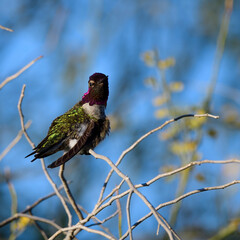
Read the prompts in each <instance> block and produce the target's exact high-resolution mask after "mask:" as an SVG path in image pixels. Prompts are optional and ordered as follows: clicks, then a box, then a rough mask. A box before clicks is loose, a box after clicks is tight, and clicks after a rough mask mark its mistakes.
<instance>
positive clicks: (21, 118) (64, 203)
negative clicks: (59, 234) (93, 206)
mask: <svg viewBox="0 0 240 240" xmlns="http://www.w3.org/2000/svg"><path fill="white" fill-rule="evenodd" d="M25 87H26V86H25V85H23V88H22V91H21V95H20V98H19V102H18V110H19V116H20V121H21V126H22V130H23V132H24V135H25V137H26V139H27V141H28V142H29V144H30V146H31V147H32V148H34V147H35V145H34V143H33V142H32V140H31V139H30V137H29V136H28V134H27V132H26V129H25V128H24V116H23V113H22V108H21V106H22V101H23V97H24V91H25ZM41 165H42V169H43V172H44V174H45V176H46V178H47V180H48V181H49V183H50V184H51V185H52V188H53V189H54V191H55V193H56V195H57V196H58V198H59V199H60V201H61V203H62V205H63V208H64V210H65V212H66V214H67V216H68V219H69V218H71V217H72V215H71V213H70V211H69V209H68V206H67V204H66V202H65V200H64V198H63V196H62V195H61V194H60V192H59V191H58V188H57V186H56V184H55V183H54V182H53V180H52V178H51V177H50V175H49V173H48V171H47V169H46V165H45V162H44V159H43V158H41Z"/></svg>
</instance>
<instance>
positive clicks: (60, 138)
mask: <svg viewBox="0 0 240 240" xmlns="http://www.w3.org/2000/svg"><path fill="white" fill-rule="evenodd" d="M83 116H84V112H83V109H82V107H81V106H79V105H77V104H76V105H75V106H74V107H73V108H71V109H70V110H69V111H68V112H66V113H65V114H63V115H61V116H59V117H57V118H56V119H55V120H54V121H53V122H52V124H51V126H50V128H49V130H48V134H47V136H46V137H45V138H44V139H43V140H42V141H41V142H40V143H39V144H38V145H37V147H36V148H34V151H33V152H32V153H30V154H29V155H28V156H31V155H33V154H35V155H34V157H35V158H34V159H33V160H32V161H34V160H36V159H37V158H43V157H47V156H49V155H52V154H54V153H56V152H57V151H59V150H62V149H61V145H62V144H63V143H64V141H65V140H67V139H68V136H69V135H71V134H72V132H73V131H74V130H75V128H76V127H78V128H79V127H80V125H81V123H82V122H83ZM86 117H87V116H86ZM28 156H26V157H28Z"/></svg>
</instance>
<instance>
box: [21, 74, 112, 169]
mask: <svg viewBox="0 0 240 240" xmlns="http://www.w3.org/2000/svg"><path fill="white" fill-rule="evenodd" d="M108 95H109V91H108V76H106V75H104V74H102V73H94V74H93V75H91V76H90V77H89V81H88V91H87V92H86V93H85V94H84V95H83V97H82V100H81V101H80V102H78V103H77V104H76V105H75V106H73V107H72V108H71V109H70V110H68V111H67V112H66V113H64V114H63V115H61V116H59V117H57V118H56V119H55V120H54V121H53V122H52V124H51V126H50V128H49V130H48V134H47V136H46V137H45V138H44V139H43V140H42V141H41V142H40V143H39V144H38V145H37V147H35V148H34V149H33V150H34V151H33V152H32V153H30V154H29V155H27V156H26V157H29V156H31V155H33V154H34V159H33V160H32V162H33V161H35V160H36V159H37V158H44V157H47V156H49V155H52V154H54V153H56V152H58V151H61V150H64V151H65V153H64V155H63V156H62V157H60V158H58V159H57V160H56V161H55V162H53V163H52V164H50V165H49V166H48V167H49V168H55V167H58V166H60V165H62V164H64V163H65V162H67V161H68V160H70V159H71V158H72V157H73V156H75V155H76V154H89V152H88V151H89V150H90V149H93V148H95V147H96V146H97V145H98V143H99V142H100V141H101V140H103V139H104V138H105V136H106V135H107V134H108V133H109V130H110V122H109V120H108V118H107V117H106V115H105V108H106V106H107V100H108Z"/></svg>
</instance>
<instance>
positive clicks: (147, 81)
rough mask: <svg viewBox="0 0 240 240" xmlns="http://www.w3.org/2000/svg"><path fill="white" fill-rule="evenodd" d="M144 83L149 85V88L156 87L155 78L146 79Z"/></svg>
mask: <svg viewBox="0 0 240 240" xmlns="http://www.w3.org/2000/svg"><path fill="white" fill-rule="evenodd" d="M144 83H145V84H146V85H150V86H153V87H156V86H157V80H156V78H154V77H148V78H146V79H145V80H144Z"/></svg>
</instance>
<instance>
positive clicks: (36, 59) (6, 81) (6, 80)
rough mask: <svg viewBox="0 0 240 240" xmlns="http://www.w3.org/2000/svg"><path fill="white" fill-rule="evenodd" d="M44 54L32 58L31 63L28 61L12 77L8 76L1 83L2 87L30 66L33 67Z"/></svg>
mask: <svg viewBox="0 0 240 240" xmlns="http://www.w3.org/2000/svg"><path fill="white" fill-rule="evenodd" d="M42 57H43V56H39V57H37V58H35V59H34V60H32V61H31V62H30V63H28V64H27V65H26V66H24V67H23V68H21V69H20V70H19V71H18V72H17V73H15V74H13V75H11V76H10V77H7V78H6V79H5V80H4V81H3V82H2V83H0V89H1V88H3V87H4V86H5V85H6V84H7V83H9V82H10V81H12V80H13V79H15V78H17V77H18V76H19V75H21V74H22V73H23V72H24V71H26V70H27V69H28V68H29V67H31V66H32V65H33V64H34V63H35V62H36V61H38V60H39V59H41V58H42Z"/></svg>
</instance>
